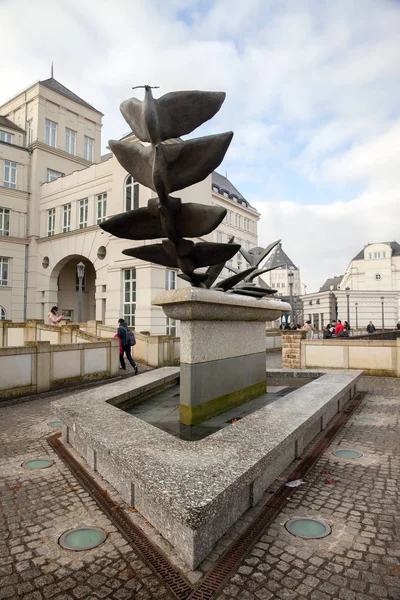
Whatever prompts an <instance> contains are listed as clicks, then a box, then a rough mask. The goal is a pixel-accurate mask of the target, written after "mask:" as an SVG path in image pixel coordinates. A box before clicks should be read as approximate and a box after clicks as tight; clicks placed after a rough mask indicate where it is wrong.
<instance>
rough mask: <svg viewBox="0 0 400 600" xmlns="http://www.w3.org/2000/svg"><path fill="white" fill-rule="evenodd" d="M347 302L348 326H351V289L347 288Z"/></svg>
mask: <svg viewBox="0 0 400 600" xmlns="http://www.w3.org/2000/svg"><path fill="white" fill-rule="evenodd" d="M346 300H347V324H348V325H350V288H349V287H347V288H346Z"/></svg>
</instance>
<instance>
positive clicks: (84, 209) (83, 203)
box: [78, 198, 89, 229]
mask: <svg viewBox="0 0 400 600" xmlns="http://www.w3.org/2000/svg"><path fill="white" fill-rule="evenodd" d="M88 206H89V202H88V199H87V198H84V199H83V200H79V223H78V226H79V229H83V228H84V227H87V225H88Z"/></svg>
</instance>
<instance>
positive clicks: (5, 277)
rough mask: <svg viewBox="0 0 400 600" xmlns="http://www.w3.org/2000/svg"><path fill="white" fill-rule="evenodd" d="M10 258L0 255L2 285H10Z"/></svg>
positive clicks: (0, 279) (0, 283) (0, 281)
mask: <svg viewBox="0 0 400 600" xmlns="http://www.w3.org/2000/svg"><path fill="white" fill-rule="evenodd" d="M9 265H10V259H9V258H3V257H2V256H0V285H9Z"/></svg>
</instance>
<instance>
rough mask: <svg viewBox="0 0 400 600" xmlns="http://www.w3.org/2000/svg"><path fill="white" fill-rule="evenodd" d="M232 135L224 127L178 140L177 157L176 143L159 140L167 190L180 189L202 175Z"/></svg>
mask: <svg viewBox="0 0 400 600" xmlns="http://www.w3.org/2000/svg"><path fill="white" fill-rule="evenodd" d="M232 137H233V132H232V131H228V132H227V133H220V134H217V135H208V136H205V137H201V138H196V139H193V140H187V141H185V142H181V143H180V144H179V146H180V152H179V156H178V157H177V147H176V146H177V145H176V144H171V145H169V144H163V147H162V150H163V154H164V158H165V160H166V162H167V165H168V167H167V176H168V181H169V191H170V192H174V191H176V190H182V189H183V188H185V187H188V186H189V185H193V184H195V183H198V182H199V181H202V180H203V179H205V178H206V177H207V175H209V174H210V173H212V171H214V170H215V169H216V168H217V167H218V165H219V164H220V163H221V162H222V160H223V158H224V156H225V153H226V151H227V150H228V147H229V144H230V143H231V140H232Z"/></svg>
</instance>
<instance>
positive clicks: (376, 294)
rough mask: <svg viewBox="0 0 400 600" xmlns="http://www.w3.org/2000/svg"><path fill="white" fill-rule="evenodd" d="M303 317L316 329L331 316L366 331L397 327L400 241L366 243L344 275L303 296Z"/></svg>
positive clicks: (399, 299)
mask: <svg viewBox="0 0 400 600" xmlns="http://www.w3.org/2000/svg"><path fill="white" fill-rule="evenodd" d="M301 300H302V303H303V311H304V317H305V318H309V319H310V320H311V321H312V322H313V324H314V326H315V327H316V328H317V329H320V328H321V325H326V324H327V323H328V322H329V321H330V320H331V319H341V320H342V321H344V320H346V321H349V323H350V326H351V327H352V328H353V330H358V331H359V332H361V331H365V329H366V326H367V325H368V323H369V321H372V322H373V323H374V325H375V327H376V328H377V329H382V328H383V327H384V328H385V329H394V328H395V326H396V324H397V322H398V321H399V319H400V244H398V243H397V242H382V243H373V244H367V245H366V246H364V248H363V250H361V251H360V252H359V253H358V254H357V255H356V256H355V257H354V258H353V260H351V261H350V264H349V266H348V267H347V270H346V272H345V274H344V275H343V276H342V277H340V278H339V277H335V278H333V279H331V280H328V281H327V282H326V284H324V286H322V288H321V289H320V291H319V292H316V293H314V294H307V295H305V296H302V297H301Z"/></svg>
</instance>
